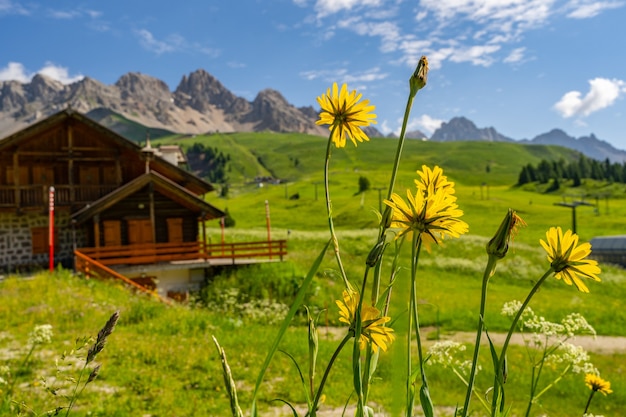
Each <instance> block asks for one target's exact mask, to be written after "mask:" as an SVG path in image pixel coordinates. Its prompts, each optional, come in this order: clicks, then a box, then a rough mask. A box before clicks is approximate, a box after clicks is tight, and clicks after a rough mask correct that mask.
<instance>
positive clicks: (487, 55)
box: [450, 45, 500, 67]
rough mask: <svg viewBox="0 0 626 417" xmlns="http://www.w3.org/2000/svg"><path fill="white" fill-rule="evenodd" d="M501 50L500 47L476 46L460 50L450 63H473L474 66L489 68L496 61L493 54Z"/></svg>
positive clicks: (451, 58)
mask: <svg viewBox="0 0 626 417" xmlns="http://www.w3.org/2000/svg"><path fill="white" fill-rule="evenodd" d="M499 49H500V46H499V45H475V46H470V47H468V48H465V49H461V48H459V49H457V50H456V51H455V52H454V54H452V55H451V56H450V61H452V62H471V63H472V64H474V65H482V66H484V67H488V66H489V65H491V64H493V62H494V60H495V59H494V58H493V57H492V56H491V54H493V53H494V52H497V51H498V50H499Z"/></svg>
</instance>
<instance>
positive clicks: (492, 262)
mask: <svg viewBox="0 0 626 417" xmlns="http://www.w3.org/2000/svg"><path fill="white" fill-rule="evenodd" d="M497 262H498V257H497V256H495V255H489V259H488V260H487V266H486V267H485V272H484V274H483V285H482V289H481V292H480V312H479V313H478V324H477V325H476V342H475V343H474V355H473V357H472V370H471V371H470V376H469V379H468V381H467V393H466V394H465V404H464V405H463V414H462V416H463V417H466V416H467V413H468V412H469V406H470V400H471V397H472V392H473V391H474V380H475V378H476V368H477V366H478V353H479V350H480V341H481V338H482V335H483V328H484V323H483V320H484V318H485V304H486V302H487V286H488V284H489V278H491V276H492V275H493V272H494V271H495V268H496V263H497Z"/></svg>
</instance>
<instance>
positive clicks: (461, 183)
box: [160, 133, 626, 243]
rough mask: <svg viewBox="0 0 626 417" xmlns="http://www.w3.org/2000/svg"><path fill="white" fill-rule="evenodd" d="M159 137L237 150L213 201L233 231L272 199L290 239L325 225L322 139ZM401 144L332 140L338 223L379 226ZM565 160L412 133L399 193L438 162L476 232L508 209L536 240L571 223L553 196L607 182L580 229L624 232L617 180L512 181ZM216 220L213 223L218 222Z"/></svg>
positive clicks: (259, 217) (589, 233)
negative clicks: (549, 186)
mask: <svg viewBox="0 0 626 417" xmlns="http://www.w3.org/2000/svg"><path fill="white" fill-rule="evenodd" d="M160 142H161V143H178V144H180V145H182V146H183V147H189V146H191V145H192V144H193V143H196V142H200V143H203V144H204V145H205V146H211V147H216V148H218V149H219V150H220V151H222V152H224V153H225V154H229V155H230V156H231V160H230V162H229V164H230V165H229V166H228V168H227V172H228V175H229V178H230V180H229V182H228V186H229V193H228V196H227V197H226V198H221V197H219V193H212V194H210V195H208V196H207V199H208V201H209V202H211V203H212V204H214V205H215V206H217V207H219V208H221V209H225V208H226V209H228V210H229V212H230V214H231V215H232V216H233V218H234V219H235V221H236V228H237V229H251V228H252V229H254V228H258V229H262V228H264V227H265V226H266V218H265V201H267V202H268V203H269V206H270V212H271V226H272V228H274V229H276V230H277V231H276V232H275V233H276V236H279V237H286V235H287V230H292V231H294V230H324V229H325V228H326V227H327V219H326V217H325V212H326V206H325V201H324V189H323V166H324V153H325V149H326V148H325V146H326V139H325V138H322V137H315V136H308V135H300V134H275V133H237V134H216V135H210V136H194V137H191V136H189V137H180V136H172V137H169V138H165V139H163V140H162V141H160ZM396 147H397V140H393V139H383V138H373V139H372V140H371V141H370V142H368V143H363V144H360V145H359V146H358V147H357V148H355V147H354V146H352V145H351V144H349V146H346V147H345V148H343V149H334V148H333V150H332V156H331V163H330V171H331V174H330V185H331V200H332V204H333V213H334V219H335V225H336V227H338V228H340V229H342V228H346V229H354V228H359V229H361V228H374V227H376V225H377V217H376V215H375V211H378V210H379V207H380V206H381V200H382V199H384V198H385V197H386V193H387V187H388V184H389V179H390V171H391V168H392V164H393V157H394V155H395V152H396ZM560 158H563V159H565V160H566V161H572V160H577V158H578V154H577V153H576V152H574V151H571V150H569V149H565V148H562V147H556V146H543V145H524V144H517V143H489V142H445V143H442V142H423V141H417V140H408V141H407V142H406V143H405V147H404V153H403V159H402V161H401V165H400V170H399V174H398V179H397V181H396V192H398V193H399V194H402V195H404V193H405V191H404V190H405V189H406V188H412V187H413V180H414V178H415V177H416V173H415V171H416V170H417V169H420V168H421V166H422V165H423V164H426V165H429V166H434V165H439V166H441V167H442V168H443V169H444V173H445V174H446V175H447V176H448V177H449V179H450V180H452V181H455V182H456V188H457V195H458V197H459V201H458V202H459V206H460V207H461V209H463V210H464V211H465V216H466V218H467V222H468V223H469V224H470V233H472V234H477V235H480V236H488V235H489V234H491V233H492V231H493V229H494V227H496V225H497V222H499V219H500V218H501V216H502V215H503V214H504V213H505V212H506V210H507V209H508V208H509V207H510V208H514V209H516V210H517V211H519V212H520V213H521V214H522V215H523V216H524V218H525V219H526V221H527V222H528V224H529V229H531V230H529V231H528V232H526V234H525V235H524V236H520V239H521V240H522V241H527V242H532V243H534V242H537V240H538V239H539V238H541V237H543V235H544V233H545V231H546V230H547V228H548V227H550V226H553V225H559V226H562V227H564V228H570V227H571V225H572V221H571V219H572V214H571V210H570V209H568V208H565V207H560V206H556V205H555V203H557V202H561V201H564V200H565V201H572V200H573V199H580V198H581V195H583V194H594V193H595V194H597V195H602V193H603V192H604V191H607V190H610V191H611V193H612V195H613V196H612V197H611V198H610V199H607V198H605V197H601V198H599V199H598V200H597V201H596V200H595V199H594V198H593V197H587V200H588V201H589V202H591V203H594V204H595V203H598V208H597V210H596V209H595V208H592V207H581V208H579V209H578V210H577V221H578V230H577V231H578V233H579V234H580V235H581V237H582V238H583V239H591V238H592V237H594V236H597V235H606V234H617V233H622V232H620V230H625V229H626V227H625V225H624V224H623V223H624V222H623V221H622V220H621V219H623V218H624V216H626V208H623V206H624V205H623V204H621V202H622V200H621V198H622V197H623V195H624V188H625V187H624V186H623V185H621V184H602V183H594V182H591V181H587V182H586V183H585V186H584V187H579V188H576V189H567V188H566V187H565V186H566V185H567V184H563V188H562V190H560V191H558V192H556V193H544V192H542V188H538V187H535V186H532V185H529V186H524V187H523V188H519V187H515V186H514V184H515V183H516V182H517V179H518V176H519V173H520V170H521V167H522V166H524V165H526V164H529V163H531V164H537V163H538V162H539V161H541V160H542V159H547V160H558V159H560ZM487 167H489V169H487ZM268 175H269V176H273V177H275V178H279V179H281V180H283V181H286V182H284V183H280V184H272V183H264V184H262V185H263V186H262V187H261V186H260V185H259V184H257V183H255V182H254V181H253V178H254V177H256V176H268ZM361 176H364V177H365V178H367V179H368V180H369V182H370V184H371V188H370V190H368V191H366V192H364V193H360V194H359V193H358V190H359V188H358V182H359V178H360V177H361ZM217 188H218V189H219V185H217ZM543 188H544V189H545V187H543ZM211 226H212V227H213V228H214V229H215V228H216V226H217V222H216V223H215V224H213V225H211ZM278 230H281V231H280V232H279V231H278Z"/></svg>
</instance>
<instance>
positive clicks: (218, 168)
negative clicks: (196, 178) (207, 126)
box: [187, 142, 230, 184]
mask: <svg viewBox="0 0 626 417" xmlns="http://www.w3.org/2000/svg"><path fill="white" fill-rule="evenodd" d="M187 159H188V160H189V164H190V165H192V166H191V169H192V170H194V171H199V174H200V176H201V177H203V178H205V179H207V180H208V181H209V182H212V183H219V184H222V183H225V182H226V181H227V172H226V164H227V163H228V162H229V161H230V154H224V153H223V152H222V151H220V150H218V149H217V148H215V147H210V146H204V144H202V143H198V142H196V143H194V144H193V145H191V146H190V147H189V149H188V150H187Z"/></svg>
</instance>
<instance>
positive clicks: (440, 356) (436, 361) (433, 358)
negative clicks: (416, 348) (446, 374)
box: [428, 340, 466, 368]
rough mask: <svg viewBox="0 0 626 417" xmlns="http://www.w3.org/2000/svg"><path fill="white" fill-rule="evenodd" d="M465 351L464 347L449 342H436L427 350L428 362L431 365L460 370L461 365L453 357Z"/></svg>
mask: <svg viewBox="0 0 626 417" xmlns="http://www.w3.org/2000/svg"><path fill="white" fill-rule="evenodd" d="M465 349H466V347H465V345H463V344H461V343H458V342H453V341H451V340H444V341H443V342H437V343H435V344H434V345H432V346H431V347H430V349H428V357H429V358H428V361H429V363H430V364H431V365H442V366H443V367H444V368H448V367H453V368H461V367H463V365H462V363H461V361H460V360H459V359H456V358H455V355H457V354H458V353H460V352H463V351H464V350H465Z"/></svg>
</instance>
